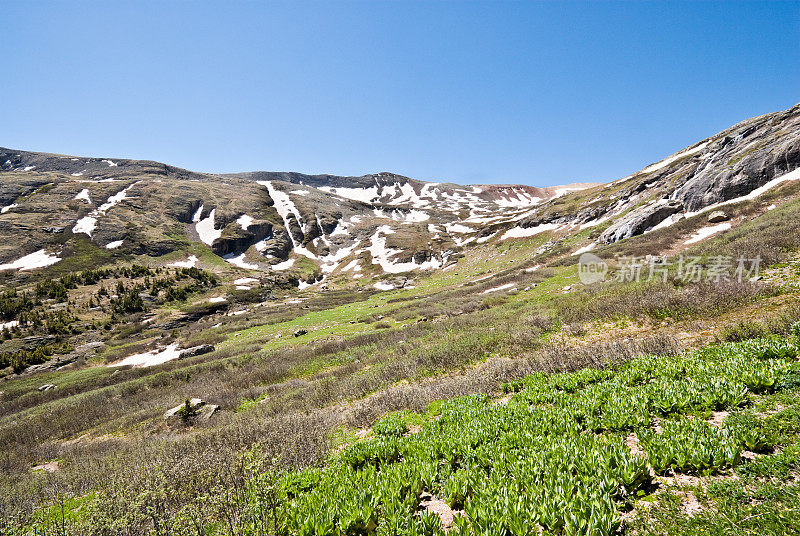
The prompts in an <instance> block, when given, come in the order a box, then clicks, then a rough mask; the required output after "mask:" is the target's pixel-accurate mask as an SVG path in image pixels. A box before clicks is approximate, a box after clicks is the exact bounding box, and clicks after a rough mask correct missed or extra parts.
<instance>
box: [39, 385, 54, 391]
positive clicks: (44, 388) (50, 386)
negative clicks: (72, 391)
mask: <svg viewBox="0 0 800 536" xmlns="http://www.w3.org/2000/svg"><path fill="white" fill-rule="evenodd" d="M55 388H56V386H55V385H53V384H52V383H45V384H44V385H40V386H39V391H42V392H44V391H49V390H50V389H55Z"/></svg>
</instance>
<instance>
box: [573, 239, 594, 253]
mask: <svg viewBox="0 0 800 536" xmlns="http://www.w3.org/2000/svg"><path fill="white" fill-rule="evenodd" d="M596 247H597V244H595V243H594V242H592V243H591V244H587V245H585V246H583V247H582V248H578V249H576V250H575V252H574V253H573V255H580V254H581V253H586V252H587V251H592V250H593V249H594V248H596Z"/></svg>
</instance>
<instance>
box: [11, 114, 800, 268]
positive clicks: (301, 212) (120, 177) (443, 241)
mask: <svg viewBox="0 0 800 536" xmlns="http://www.w3.org/2000/svg"><path fill="white" fill-rule="evenodd" d="M798 168H800V105H798V106H795V107H794V108H792V109H790V110H787V111H784V112H777V113H773V114H768V115H764V116H761V117H756V118H753V119H749V120H747V121H743V122H742V123H739V124H738V125H736V126H734V127H732V128H730V129H728V130H726V131H724V132H721V133H719V134H717V135H715V136H712V137H711V138H708V139H707V140H703V141H701V142H698V143H696V144H694V145H692V146H690V147H688V148H687V149H684V150H682V151H680V152H678V153H676V154H674V155H672V156H670V157H668V158H666V159H664V160H662V161H660V162H658V163H655V164H653V165H651V166H648V167H647V168H645V169H643V170H641V171H639V172H637V173H634V174H632V175H630V176H628V177H625V178H623V179H620V180H618V181H615V182H612V183H610V184H606V185H596V184H575V185H568V186H562V187H549V188H536V187H531V186H520V185H476V186H460V185H456V184H449V183H431V182H423V181H419V180H414V179H410V178H407V177H403V176H400V175H396V174H393V173H386V172H384V173H377V174H371V175H365V176H361V177H341V176H334V175H305V174H301V173H277V172H251V173H237V174H230V175H214V174H206V173H195V172H192V171H188V170H184V169H180V168H177V167H173V166H169V165H165V164H160V163H157V162H150V161H140V160H125V159H113V158H81V157H73V156H63V155H52V154H44V153H31V152H24V151H15V150H12V149H2V148H0V179H2V180H0V207H2V208H0V210H2V214H0V231H2V232H3V234H4V236H6V237H8V238H9V240H6V241H5V242H4V243H3V244H0V265H3V266H6V265H7V266H12V265H13V263H14V262H15V261H18V260H19V259H20V258H21V257H23V256H25V255H30V254H36V253H37V251H36V250H42V252H41V253H38V255H39V256H40V257H41V256H42V255H44V254H45V253H46V254H49V255H52V256H53V257H52V258H56V256H57V258H58V259H63V258H65V257H67V256H70V255H72V254H75V253H76V252H78V251H79V250H85V247H86V246H84V245H81V244H85V241H88V242H89V243H90V244H91V245H92V246H93V247H96V248H101V249H106V250H108V251H109V253H110V254H122V255H126V254H144V255H150V256H160V255H164V254H167V253H170V252H172V251H175V250H181V249H184V248H185V247H186V244H187V243H188V241H194V242H199V243H204V244H206V245H207V246H209V247H210V249H211V251H212V252H213V253H214V254H216V255H218V256H220V257H222V258H224V259H225V260H227V261H228V262H229V263H231V264H232V265H234V266H237V267H239V268H243V269H257V270H262V271H263V270H269V269H270V268H271V269H272V270H273V271H275V272H282V271H288V272H291V271H292V270H293V269H294V268H295V264H296V262H299V261H300V260H302V259H307V260H309V261H311V262H312V263H313V264H314V265H315V266H316V267H317V275H314V276H313V277H312V278H311V279H313V281H319V280H322V279H324V278H325V277H327V276H328V275H331V274H334V275H335V274H345V273H347V275H350V276H352V277H355V278H358V277H360V276H361V274H360V273H359V272H361V271H369V272H371V273H381V272H383V273H403V272H408V271H416V270H431V269H437V268H440V267H442V266H444V265H445V264H446V262H447V260H448V259H449V258H450V257H451V256H452V255H454V254H457V253H458V252H460V251H462V250H464V249H467V248H469V247H471V246H472V245H477V244H482V243H486V242H488V241H500V240H507V239H514V238H523V237H528V236H533V235H535V234H539V233H544V232H546V233H552V234H553V235H558V234H560V235H561V236H563V235H565V234H568V233H571V232H573V231H574V230H576V229H581V228H585V227H587V226H599V225H602V227H599V229H601V232H600V233H599V236H598V237H597V242H599V243H612V242H616V241H619V240H622V239H624V238H629V237H631V236H635V235H639V234H642V233H645V232H647V231H649V230H652V229H655V228H659V227H666V226H669V225H671V224H673V223H675V222H677V221H679V220H680V219H682V218H685V217H687V216H691V215H693V214H695V213H697V212H699V211H703V210H712V211H713V210H714V209H716V208H719V207H720V206H722V204H725V203H726V202H730V201H735V200H738V199H746V198H748V196H754V195H755V194H758V193H759V192H760V191H765V190H767V189H769V188H771V187H772V186H774V185H775V184H777V182H778V181H779V180H780V179H781V178H785V177H786V175H787V174H788V173H790V172H793V171H794V170H796V169H798ZM792 178H793V177H792ZM37 258H38V257H37ZM304 262H305V261H304ZM185 263H188V264H191V261H190V260H189V261H185ZM306 265H307V263H306ZM313 281H312V282H313Z"/></svg>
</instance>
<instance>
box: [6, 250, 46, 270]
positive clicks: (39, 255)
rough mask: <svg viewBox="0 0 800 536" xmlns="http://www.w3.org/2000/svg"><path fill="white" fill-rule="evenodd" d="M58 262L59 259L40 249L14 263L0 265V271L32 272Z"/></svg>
mask: <svg viewBox="0 0 800 536" xmlns="http://www.w3.org/2000/svg"><path fill="white" fill-rule="evenodd" d="M60 260H61V258H60V257H59V256H58V255H55V254H52V253H47V252H46V251H45V250H43V249H40V250H39V251H36V252H34V253H31V254H30V255H25V256H24V257H20V258H19V259H17V260H15V261H12V262H8V263H5V264H0V270H33V269H34V268H44V267H45V266H50V265H51V264H55V263H57V262H58V261H60Z"/></svg>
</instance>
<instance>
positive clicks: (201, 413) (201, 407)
mask: <svg viewBox="0 0 800 536" xmlns="http://www.w3.org/2000/svg"><path fill="white" fill-rule="evenodd" d="M188 402H189V412H190V413H189V415H185V416H184V415H182V414H181V410H182V409H183V408H184V407H185V406H186V402H184V403H183V404H178V405H177V406H175V407H174V408H170V409H168V410H167V411H166V412H164V420H165V421H167V424H169V425H175V424H178V423H184V424H192V423H195V422H207V421H208V420H209V419H210V418H211V416H212V415H213V414H214V413H216V411H217V410H218V409H219V406H217V405H216V404H207V403H206V401H205V400H203V399H202V398H192V399H189V401H188Z"/></svg>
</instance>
